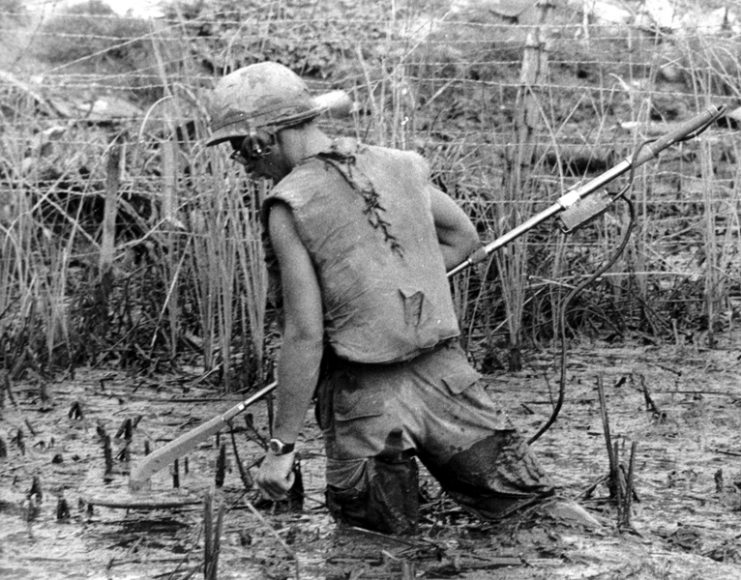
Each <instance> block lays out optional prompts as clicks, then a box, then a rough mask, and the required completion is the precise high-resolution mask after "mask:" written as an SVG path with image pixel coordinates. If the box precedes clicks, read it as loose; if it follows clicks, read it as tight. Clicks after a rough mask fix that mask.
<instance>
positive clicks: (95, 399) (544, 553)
mask: <svg viewBox="0 0 741 580" xmlns="http://www.w3.org/2000/svg"><path fill="white" fill-rule="evenodd" d="M740 338H741V333H739V332H729V333H727V334H725V335H723V336H721V337H720V338H719V340H718V344H717V347H716V348H714V349H712V350H710V349H707V348H704V347H701V346H697V345H696V344H680V345H671V346H655V345H647V346H639V345H635V344H633V345H626V344H622V345H607V344H601V343H597V342H595V343H586V342H584V343H582V344H580V345H578V346H574V347H573V348H572V349H571V350H570V352H569V359H568V360H569V372H568V377H569V379H568V390H567V398H566V403H565V405H564V408H563V410H562V412H561V415H560V417H559V420H558V422H557V423H556V424H555V426H554V427H552V428H551V429H550V430H549V431H548V432H547V433H546V434H545V435H544V436H543V437H542V438H541V439H540V440H539V441H537V443H536V444H535V449H536V451H537V452H538V455H539V456H540V458H541V460H542V461H543V463H544V464H545V465H546V467H548V469H549V470H550V471H551V472H552V474H553V476H554V478H555V479H556V481H557V483H558V484H559V486H560V487H561V489H562V491H563V494H564V495H566V496H568V497H570V498H574V499H577V500H578V501H579V502H580V503H581V504H582V505H583V506H584V507H586V508H587V509H588V510H589V512H590V513H591V514H592V515H594V516H595V517H597V518H598V520H599V521H600V522H601V524H602V525H601V527H600V528H599V529H597V530H585V529H582V528H581V527H576V526H573V525H570V524H569V522H567V521H558V520H554V519H552V518H550V517H547V516H543V515H532V514H531V515H530V516H529V517H525V516H523V517H519V518H513V519H512V520H510V521H508V522H505V523H501V524H490V523H482V522H478V521H476V520H475V519H473V518H471V517H469V516H468V515H467V514H466V513H464V512H462V511H461V510H460V509H458V508H457V507H456V506H455V505H454V504H452V503H450V502H449V501H448V500H446V498H445V497H443V496H440V495H439V490H438V489H437V488H436V486H435V483H434V482H433V481H430V480H429V479H426V480H425V483H424V486H423V492H424V497H425V499H426V503H425V507H424V509H423V512H424V518H423V521H422V529H421V533H420V534H419V536H417V537H414V538H391V537H383V536H378V535H373V534H368V533H365V532H362V531H359V530H351V529H338V528H337V527H336V526H335V524H334V523H333V522H332V521H331V520H330V518H329V517H328V514H327V512H326V509H325V507H324V500H323V486H324V479H323V453H322V444H321V438H320V435H319V433H318V431H317V430H316V427H315V426H314V423H313V421H312V419H311V417H307V422H306V428H305V430H304V432H303V434H302V439H303V440H302V445H301V450H302V456H303V457H302V476H303V483H304V490H305V497H304V501H303V509H301V510H300V511H288V510H283V509H281V508H280V507H279V506H265V505H263V502H262V501H261V498H260V496H259V493H257V492H256V491H255V490H249V491H245V485H244V483H243V480H242V477H241V476H240V473H239V469H238V468H237V463H236V459H235V455H234V450H233V446H232V438H231V436H230V435H229V434H227V433H222V434H221V435H220V436H219V437H212V438H211V439H209V440H208V441H206V442H204V443H203V444H201V445H200V446H199V447H198V448H197V449H196V450H195V451H193V452H192V453H190V454H189V455H188V456H187V457H185V458H182V459H181V460H180V461H179V465H178V480H179V481H178V483H179V487H177V488H175V487H173V483H174V476H173V469H172V466H171V467H170V468H168V469H166V470H163V471H162V472H159V473H158V474H156V476H155V477H154V478H153V479H152V484H151V488H150V489H148V490H145V491H142V492H139V493H137V494H132V493H130V492H129V491H128V487H127V476H128V475H127V474H128V471H129V469H130V467H131V465H132V464H134V463H135V462H137V461H140V460H141V458H142V457H143V456H144V453H145V451H146V449H147V447H148V448H149V449H154V448H156V447H157V446H160V445H162V444H163V443H164V442H165V441H167V440H169V439H171V438H173V437H174V436H177V435H179V434H181V433H183V432H185V431H187V430H188V429H191V428H193V427H194V426H195V425H197V424H199V423H200V422H201V421H203V420H206V419H208V418H210V417H212V416H214V415H215V414H217V413H218V412H220V411H222V410H224V409H226V408H228V407H230V406H232V405H233V404H235V402H236V401H237V400H238V398H235V397H233V396H232V397H215V396H214V393H213V390H211V389H207V388H205V387H203V386H199V383H198V380H197V379H198V374H197V373H196V371H195V370H194V372H193V374H192V375H191V376H188V375H187V374H184V375H181V376H178V377H158V378H152V379H149V378H141V377H135V376H127V375H126V374H125V373H122V372H118V371H101V370H94V369H86V370H78V371H77V372H76V373H75V376H74V377H65V378H60V379H59V380H55V381H50V382H47V381H44V380H43V379H41V378H36V379H34V380H28V381H26V382H23V383H17V384H14V385H13V392H12V395H13V396H12V398H11V397H10V396H9V394H7V393H6V395H5V397H4V407H3V408H2V409H1V410H0V411H1V413H2V422H0V438H1V439H2V441H3V443H4V444H5V448H6V449H5V450H6V453H7V455H6V456H5V457H2V455H3V454H2V451H3V449H2V446H1V445H0V577H2V578H13V579H19V580H26V579H29V580H30V579H39V580H45V579H56V578H101V579H108V578H111V579H129V578H131V579H134V578H137V579H138V578H142V579H144V578H147V579H152V578H172V579H181V578H201V577H205V576H204V571H203V563H204V558H205V556H204V550H205V546H206V545H208V546H209V552H208V553H209V554H213V553H214V548H213V547H212V545H213V542H204V538H205V534H206V533H208V537H209V538H210V539H213V538H214V537H215V536H217V537H218V540H219V541H220V544H219V545H218V554H219V555H218V562H217V570H218V575H217V576H218V578H219V579H221V580H225V579H231V578H235V579H236V578H297V577H298V578H301V579H305V580H306V579H313V578H331V579H340V578H353V579H362V578H404V579H408V578H415V577H416V578H459V579H473V578H507V579H509V578H512V579H536V578H544V579H545V578H548V579H551V578H614V579H617V578H631V579H635V578H640V579H643V578H645V579H657V578H668V579H714V580H715V579H725V578H727V579H732V578H734V579H737V578H741V548H740V547H739V546H740V545H741V544H740V540H741V531H740V530H739V527H738V520H739V515H740V514H741V351H740V350H739V349H738V345H739V344H741V342H739V339H740ZM702 342H703V341H702V337H698V338H697V344H701V343H702ZM557 360H558V356H557V352H556V351H555V350H554V351H550V352H547V351H543V352H540V353H537V354H533V355H532V356H531V358H530V360H528V361H526V365H525V366H526V368H525V370H524V371H522V372H521V373H517V374H516V375H511V374H502V375H498V376H489V377H487V382H488V387H489V390H490V392H491V394H492V396H494V397H496V398H497V399H498V400H501V401H502V402H503V404H506V405H507V407H508V408H509V409H510V412H511V415H512V417H513V419H514V421H515V422H516V424H518V425H519V426H520V428H521V429H522V430H523V431H524V432H525V433H526V434H530V433H534V432H535V431H536V429H537V428H538V426H539V425H540V424H542V422H543V421H544V420H545V419H546V418H547V416H548V414H549V412H550V409H551V401H552V398H553V397H554V396H555V392H554V391H555V389H556V384H557V382H558V369H557V368H556V362H557ZM598 380H601V381H602V384H603V385H604V390H605V394H606V408H607V410H608V414H609V422H610V429H611V434H612V437H613V440H614V441H616V442H617V444H618V450H619V455H620V457H621V458H622V460H623V461H624V462H625V463H626V465H627V461H628V459H629V455H630V450H631V447H632V446H633V444H634V443H635V456H634V459H635V461H634V484H635V492H636V497H635V500H634V502H633V504H632V510H631V512H630V524H631V525H630V526H628V527H625V526H624V527H623V529H618V527H617V510H616V506H615V502H614V500H611V499H610V497H609V491H608V489H607V486H606V484H605V481H604V477H605V476H606V475H607V474H608V472H609V466H608V459H607V451H606V444H605V438H604V433H603V422H602V419H601V416H600V406H599V399H598V395H597V381H598ZM251 413H252V415H253V422H254V425H255V426H256V427H257V429H258V432H260V434H262V435H264V433H265V429H264V426H265V425H266V422H267V419H266V407H265V405H264V403H261V404H260V405H258V406H256V407H255V408H254V409H251ZM127 419H131V420H132V425H135V427H134V429H133V431H132V436H131V441H130V442H129V444H128V455H129V459H128V461H127V453H126V452H125V451H124V448H125V447H126V440H125V429H123V428H122V427H124V426H125V421H126V420H127ZM233 427H234V430H235V431H236V432H235V434H234V440H235V442H236V446H237V450H238V453H239V457H240V460H241V461H242V463H243V464H244V465H246V466H249V465H251V464H252V463H253V462H254V461H255V460H256V459H258V458H259V456H260V445H259V444H258V442H257V439H258V438H257V436H256V435H255V434H254V433H252V432H251V431H250V430H249V429H248V428H247V426H246V423H245V422H244V421H243V418H238V420H236V421H235V422H234V423H233ZM119 431H121V432H120V433H119ZM19 433H20V434H21V435H20V436H19ZM117 435H118V437H117ZM106 438H108V439H109V440H110V442H111V446H110V454H109V455H108V457H109V460H108V465H107V464H106V453H104V441H105V440H106ZM222 445H223V446H225V447H226V458H227V461H226V468H225V473H224V483H223V485H222V486H221V487H220V488H217V487H216V484H215V481H216V472H217V463H218V457H219V450H220V447H221V446H222ZM252 471H254V468H253V469H252ZM34 481H35V482H36V484H35V485H34ZM587 492H591V493H587ZM209 494H210V496H211V497H212V500H213V510H212V513H211V516H210V517H208V523H210V524H211V527H210V533H209V527H208V526H204V524H205V523H206V520H207V518H206V515H205V511H204V498H205V497H206V496H207V495H209ZM222 505H223V506H224V508H223V510H224V511H223V522H222V527H221V531H220V534H216V535H215V534H214V531H213V530H214V528H216V527H217V525H218V518H217V514H218V510H219V506H222ZM65 507H66V510H65V509H64V508H65Z"/></svg>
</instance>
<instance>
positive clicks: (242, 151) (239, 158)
mask: <svg viewBox="0 0 741 580" xmlns="http://www.w3.org/2000/svg"><path fill="white" fill-rule="evenodd" d="M260 137H262V135H261V136H260ZM260 137H258V136H251V135H250V136H247V137H244V138H237V139H231V141H230V142H231V145H232V148H233V149H234V151H233V152H232V154H231V155H230V156H229V159H231V160H232V161H235V162H237V163H239V164H240V165H243V166H244V167H247V168H248V169H249V168H251V167H252V166H253V165H254V164H255V163H257V162H258V161H259V160H260V159H262V158H264V157H267V156H268V155H270V152H271V151H272V150H273V144H274V142H275V139H274V136H273V135H270V134H268V133H266V134H265V137H267V138H260Z"/></svg>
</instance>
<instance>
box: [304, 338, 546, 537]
mask: <svg viewBox="0 0 741 580" xmlns="http://www.w3.org/2000/svg"><path fill="white" fill-rule="evenodd" d="M317 419H318V422H319V425H320V427H321V428H322V431H323V434H324V440H325V445H326V452H327V504H328V507H329V510H330V512H331V513H332V515H333V516H334V518H335V519H337V520H339V521H342V522H345V523H347V524H350V525H355V526H359V527H363V528H367V529H372V530H376V531H380V532H384V533H394V534H406V533H414V532H415V531H416V526H417V518H418V504H419V499H418V486H417V481H418V480H417V477H418V473H417V464H416V458H418V459H419V460H420V461H421V462H422V463H423V464H424V465H425V467H426V468H427V469H428V471H429V472H430V473H431V474H432V475H433V476H434V477H435V478H436V479H437V480H438V481H439V482H440V484H441V486H442V487H443V489H444V490H445V491H446V492H447V493H448V494H449V495H450V496H451V497H452V498H453V499H454V500H455V501H457V502H458V503H459V504H460V505H461V506H462V507H464V508H465V509H467V510H469V511H471V512H473V513H475V514H476V515H478V516H480V517H481V518H484V519H499V518H502V517H505V516H507V515H509V514H511V513H512V512H514V511H516V510H518V509H520V508H522V507H524V506H526V505H529V504H531V503H534V502H535V501H537V500H539V499H540V498H543V497H546V496H548V495H551V494H552V493H553V485H552V483H551V481H550V479H549V477H548V476H547V475H546V473H545V472H544V471H543V469H542V468H541V467H540V465H539V464H538V462H537V460H536V459H535V457H534V455H533V453H532V452H531V450H530V449H529V447H528V446H527V444H526V442H525V441H524V440H523V439H522V438H521V436H520V435H519V434H518V433H517V432H516V431H515V430H514V429H513V428H512V426H511V423H510V422H509V420H508V419H507V417H506V415H505V413H504V412H503V410H502V409H501V408H500V407H498V406H497V405H496V404H495V402H494V401H493V400H492V399H491V398H490V397H489V395H488V394H487V393H486V392H485V390H484V387H483V385H482V384H481V381H480V375H479V374H478V373H477V372H476V371H475V370H474V369H473V368H472V367H471V366H470V364H469V363H468V360H467V358H466V355H465V353H464V352H463V350H462V349H461V348H460V346H458V344H457V343H455V342H452V343H447V344H445V345H443V346H440V347H438V348H437V349H435V350H433V351H431V352H427V353H424V354H422V355H420V356H418V357H417V358H415V359H413V360H411V361H407V362H404V363H397V364H391V365H364V364H354V363H347V362H337V363H333V364H332V368H331V369H330V371H329V372H328V373H327V375H326V376H325V379H324V380H323V381H322V384H321V385H320V388H319V391H318V398H317Z"/></svg>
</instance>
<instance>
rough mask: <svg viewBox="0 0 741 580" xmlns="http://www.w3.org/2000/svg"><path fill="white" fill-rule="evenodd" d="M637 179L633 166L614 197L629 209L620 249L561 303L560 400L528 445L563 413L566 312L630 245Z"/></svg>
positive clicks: (637, 150) (635, 155) (633, 225)
mask: <svg viewBox="0 0 741 580" xmlns="http://www.w3.org/2000/svg"><path fill="white" fill-rule="evenodd" d="M651 141H652V140H648V141H644V142H643V143H641V144H640V145H639V146H638V147H637V148H636V151H635V153H634V155H633V159H635V158H636V157H637V156H638V153H639V152H640V151H641V149H643V147H645V146H646V145H647V144H649V143H650V142H651ZM634 179H635V166H632V165H631V168H630V172H629V174H628V182H627V184H626V185H625V186H624V187H623V189H621V190H620V191H619V192H618V193H616V194H615V195H614V198H615V200H617V199H622V200H623V201H624V202H625V203H626V204H627V207H628V226H627V229H626V230H625V233H624V234H623V239H622V240H621V242H620V245H619V246H618V248H617V249H616V250H615V251H614V252H613V254H612V256H610V258H609V259H608V260H607V261H606V262H605V263H604V264H602V266H600V267H599V268H598V269H597V270H596V271H594V272H593V273H592V274H591V275H590V276H589V277H588V278H586V279H585V280H583V281H582V282H581V283H579V284H577V285H576V286H575V287H574V288H572V289H571V291H570V292H569V293H568V294H567V295H566V297H565V298H564V299H563V301H562V302H561V307H560V308H559V313H558V318H559V324H558V326H559V340H560V342H561V353H560V375H559V383H558V398H557V399H556V404H555V405H554V407H553V410H552V411H551V416H550V417H549V418H548V420H547V421H546V422H545V423H543V425H542V426H541V427H540V429H538V431H537V432H536V433H535V435H533V436H532V437H530V439H529V440H528V445H532V444H533V443H535V442H536V441H537V440H538V439H539V438H540V437H541V436H542V435H543V434H544V433H545V432H546V431H548V429H550V427H551V425H553V423H555V422H556V419H557V418H558V415H559V413H560V412H561V407H562V406H563V402H564V399H565V398H566V311H567V309H568V307H569V305H570V304H571V301H572V300H573V299H574V298H575V297H576V296H577V295H578V294H579V293H580V292H581V291H582V290H584V288H586V287H587V286H588V285H589V284H591V283H592V282H594V280H596V279H597V278H599V277H600V276H601V275H602V274H604V273H605V272H606V271H607V270H608V269H609V268H611V267H612V266H613V264H614V263H615V262H616V261H617V259H618V258H619V257H620V256H621V255H622V253H623V252H624V251H625V248H626V247H627V245H628V241H629V240H630V236H631V234H632V232H633V228H634V227H635V207H634V205H633V202H632V201H631V200H630V198H628V197H626V195H625V194H626V193H627V192H628V190H629V189H630V187H631V186H632V185H633V180H634Z"/></svg>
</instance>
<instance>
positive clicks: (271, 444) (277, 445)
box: [268, 439, 283, 455]
mask: <svg viewBox="0 0 741 580" xmlns="http://www.w3.org/2000/svg"><path fill="white" fill-rule="evenodd" d="M268 448H269V449H270V451H272V452H273V453H275V454H276V455H280V452H281V451H283V444H282V443H281V442H280V441H279V440H278V439H271V440H270V441H268Z"/></svg>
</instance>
